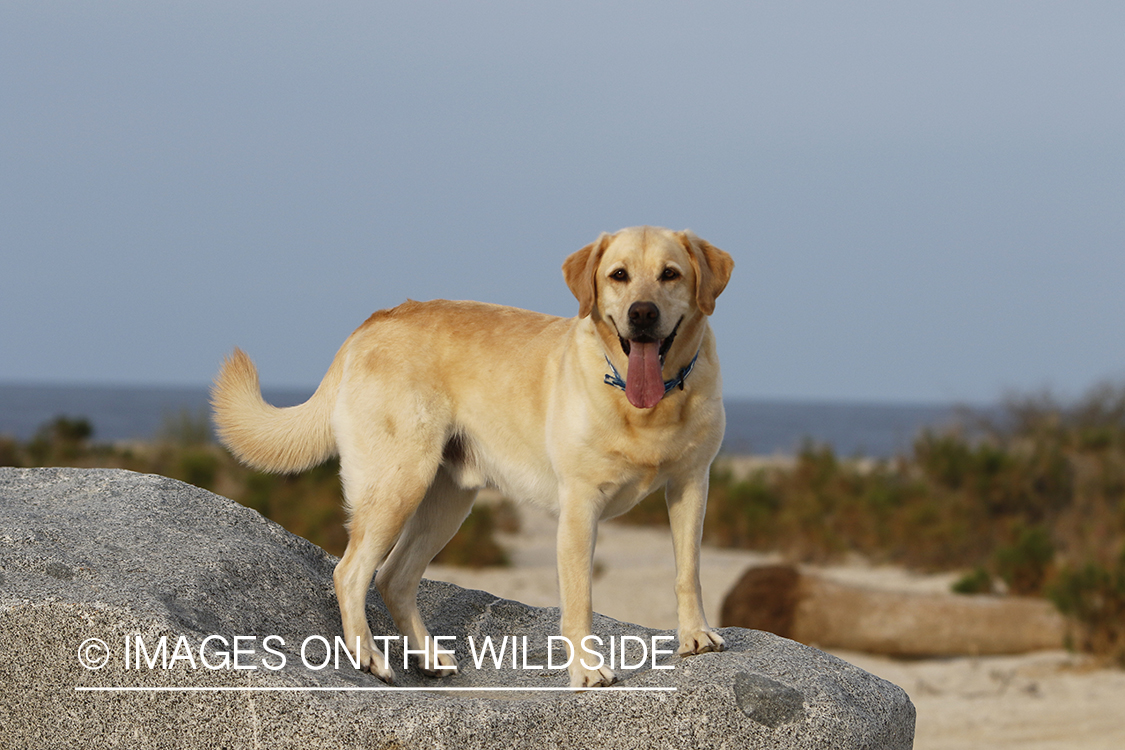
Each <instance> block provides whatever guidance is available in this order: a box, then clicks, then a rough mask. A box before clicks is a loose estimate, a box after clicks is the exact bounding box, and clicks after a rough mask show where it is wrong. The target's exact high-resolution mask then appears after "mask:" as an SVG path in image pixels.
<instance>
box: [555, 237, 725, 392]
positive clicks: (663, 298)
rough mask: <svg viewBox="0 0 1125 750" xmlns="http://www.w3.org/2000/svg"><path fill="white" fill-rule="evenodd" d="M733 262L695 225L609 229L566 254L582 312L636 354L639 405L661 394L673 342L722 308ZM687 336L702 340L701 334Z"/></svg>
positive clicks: (631, 382) (630, 386)
mask: <svg viewBox="0 0 1125 750" xmlns="http://www.w3.org/2000/svg"><path fill="white" fill-rule="evenodd" d="M733 268H734V261H733V260H732V259H731V257H730V256H729V255H728V254H727V253H725V252H723V251H722V250H720V249H718V248H717V247H714V246H713V245H711V244H709V243H708V242H706V241H704V240H701V239H700V238H699V237H696V236H695V235H694V234H692V233H691V232H689V231H683V232H673V231H670V230H667V229H661V228H658V227H634V228H631V229H622V230H621V231H620V232H617V233H615V234H603V235H602V236H601V237H599V238H598V239H597V241H595V242H593V243H591V244H589V245H587V246H586V247H584V248H582V249H581V250H579V251H578V252H576V253H574V254H573V255H571V256H570V257H569V258H567V259H566V262H565V263H564V264H563V275H564V276H565V277H566V283H567V286H569V287H570V290H571V291H572V292H573V293H574V296H575V297H577V298H578V306H579V308H578V315H579V317H582V318H584V317H586V316H591V317H592V318H593V320H594V324H595V327H596V328H597V329H598V332H599V335H600V336H601V337H602V339H603V343H605V344H606V345H607V346H612V345H614V344H616V345H619V346H620V347H621V349H622V351H623V352H624V353H625V355H626V356H627V357H628V359H629V361H628V370H627V373H626V381H625V382H626V388H625V394H626V396H628V398H629V402H630V403H631V404H633V406H636V407H638V408H645V409H647V408H652V407H653V406H655V405H656V404H657V403H659V402H660V399H661V398H662V397H663V396H664V379H663V375H662V371H663V368H664V364H665V361H666V360H667V359H668V357H669V353H670V352H671V351H672V347H673V346H674V344H675V342H676V340H677V339H678V338H680V337H681V336H685V334H690V332H691V331H693V330H694V329H697V328H698V322H699V321H701V320H702V319H703V318H704V317H705V316H707V315H710V314H711V313H712V312H714V311H715V298H716V297H718V296H719V294H720V293H721V292H722V291H723V289H724V288H725V287H726V285H727V281H728V280H729V279H730V274H731V270H732V269H733ZM686 338H688V339H695V340H696V342H695V346H698V337H697V336H686ZM694 354H695V350H694V349H693V350H692V351H691V352H690V353H689V354H687V359H688V360H690V359H691V358H692V357H693V356H694ZM681 358H682V357H681Z"/></svg>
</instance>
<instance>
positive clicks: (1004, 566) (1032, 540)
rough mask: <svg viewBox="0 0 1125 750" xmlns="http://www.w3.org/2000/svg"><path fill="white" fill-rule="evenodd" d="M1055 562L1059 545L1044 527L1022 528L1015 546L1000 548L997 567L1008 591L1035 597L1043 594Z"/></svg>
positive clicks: (997, 555)
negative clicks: (1055, 543)
mask: <svg viewBox="0 0 1125 750" xmlns="http://www.w3.org/2000/svg"><path fill="white" fill-rule="evenodd" d="M1054 559H1055V545H1054V543H1053V542H1052V541H1051V535H1050V533H1049V532H1048V531H1047V529H1045V528H1043V527H1042V526H1030V527H1021V528H1019V529H1018V531H1017V533H1016V539H1015V541H1014V542H1013V543H1011V544H1009V545H1005V546H1002V547H999V548H997V550H996V552H995V553H994V554H993V564H994V565H995V567H996V572H997V573H998V574H999V575H1000V578H1001V579H1002V580H1003V581H1004V583H1006V584H1007V585H1008V591H1009V592H1011V593H1013V594H1018V595H1022V596H1032V595H1035V594H1040V593H1042V591H1043V585H1044V584H1045V583H1046V582H1047V578H1048V576H1049V575H1050V572H1051V565H1052V562H1053V561H1054Z"/></svg>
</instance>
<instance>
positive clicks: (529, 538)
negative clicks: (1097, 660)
mask: <svg viewBox="0 0 1125 750" xmlns="http://www.w3.org/2000/svg"><path fill="white" fill-rule="evenodd" d="M520 517H521V529H520V532H519V533H516V534H503V535H501V536H500V541H501V543H502V544H503V545H504V546H505V547H506V548H507V549H508V550H509V551H510V553H511V557H512V561H513V564H512V566H511V567H509V568H496V569H485V570H469V569H465V568H454V567H450V566H441V565H433V566H431V567H430V569H429V570H428V571H427V573H426V576H427V577H428V578H434V579H437V580H442V581H449V582H451V583H456V584H458V585H460V586H466V587H469V588H477V589H483V590H486V591H489V592H491V593H493V594H496V595H498V596H502V597H505V598H509V599H516V600H519V601H522V602H525V603H527V604H531V605H535V606H542V607H552V606H557V605H558V584H557V582H556V574H555V550H554V544H555V521H554V519H553V518H551V517H550V516H549V515H548V514H546V513H544V512H542V511H540V510H538V509H535V508H531V507H528V506H521V507H520ZM594 560H595V579H594V609H595V610H596V611H598V612H601V613H603V614H606V615H609V616H610V617H614V618H616V619H619V620H623V621H625V622H633V623H637V624H640V625H645V626H647V627H653V628H675V626H676V601H675V596H674V594H673V591H672V582H673V580H674V578H673V576H674V571H675V563H674V560H673V557H672V544H671V538H670V536H669V533H668V531H667V529H657V528H639V527H633V526H626V525H623V524H617V523H612V522H610V523H606V524H602V526H601V529H600V531H599V534H598V544H597V551H596V553H595V556H594ZM774 560H776V558H772V557H770V556H767V555H762V554H757V553H753V552H743V551H735V550H723V549H716V548H712V547H706V546H705V547H704V548H703V551H702V555H701V568H702V575H703V595H704V606H705V608H706V610H707V616H708V619H709V620H710V622H711V623H712V624H717V623H718V613H719V609H720V607H721V604H722V600H723V597H724V596H725V595H726V592H727V591H728V590H729V589H730V588H731V586H733V585H734V583H735V581H736V580H738V578H739V577H740V576H741V575H742V573H743V571H745V569H746V568H747V567H749V566H751V565H758V564H762V563H764V562H769V561H774ZM811 570H815V572H817V573H819V574H821V575H827V576H830V577H832V578H835V579H837V580H841V581H846V582H849V583H856V584H860V585H865V586H870V587H875V588H883V589H888V590H900V591H933V592H937V591H948V590H949V584H950V583H951V581H952V580H953V579H954V578H955V577H956V575H955V574H948V575H936V576H921V575H914V574H911V573H909V572H906V571H903V570H900V569H897V568H891V567H871V566H866V565H864V564H862V563H861V562H859V561H857V562H856V563H854V564H849V565H844V566H835V567H828V568H816V569H811ZM835 653H836V655H837V656H839V657H841V658H843V659H846V660H847V661H850V662H852V663H853V664H855V665H857V666H859V667H861V668H863V669H866V670H867V671H869V672H872V673H873V674H876V675H879V676H880V677H883V678H885V679H888V680H890V681H892V682H894V683H895V684H897V685H899V686H901V687H902V688H903V689H905V690H906V691H907V693H908V694H909V695H910V698H911V700H913V701H914V705H915V706H916V707H917V709H918V724H917V735H916V739H915V748H917V750H938V749H940V750H968V749H969V748H973V749H976V748H981V749H984V748H1021V750H1072V749H1074V750H1076V749H1078V748H1081V749H1083V750H1086V749H1090V750H1102V749H1104V750H1110V749H1111V748H1112V749H1113V750H1121V748H1125V670H1119V669H1104V668H1098V667H1097V666H1096V665H1095V664H1093V663H1092V662H1091V661H1090V660H1089V659H1087V658H1085V657H1082V656H1078V655H1073V654H1068V653H1066V652H1064V651H1045V652H1037V653H1032V654H1026V655H1021V656H999V657H979V658H972V657H964V658H953V659H941V660H917V661H899V660H894V659H888V658H885V657H879V656H873V655H870V654H860V653H852V652H835Z"/></svg>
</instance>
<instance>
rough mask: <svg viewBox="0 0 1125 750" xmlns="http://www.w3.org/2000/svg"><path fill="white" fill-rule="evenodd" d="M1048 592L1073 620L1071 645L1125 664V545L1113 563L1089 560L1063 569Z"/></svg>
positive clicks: (1063, 611) (1121, 664)
mask: <svg viewBox="0 0 1125 750" xmlns="http://www.w3.org/2000/svg"><path fill="white" fill-rule="evenodd" d="M1048 596H1049V597H1050V599H1051V600H1052V601H1053V602H1054V603H1055V606H1056V607H1058V609H1059V611H1060V612H1062V613H1063V614H1064V615H1066V616H1067V617H1068V618H1070V619H1071V621H1072V622H1073V624H1074V627H1075V630H1076V631H1077V632H1075V633H1073V634H1072V635H1071V646H1072V647H1074V648H1078V649H1080V650H1082V651H1087V652H1090V653H1094V654H1098V655H1101V656H1104V657H1106V658H1108V659H1111V660H1113V661H1114V662H1116V663H1117V664H1119V665H1120V666H1123V667H1125V548H1122V552H1121V555H1120V556H1119V557H1118V559H1117V561H1116V564H1115V565H1114V566H1112V567H1107V566H1103V565H1101V564H1099V563H1096V562H1087V563H1086V564H1085V565H1083V566H1082V567H1079V568H1074V569H1070V568H1067V569H1064V570H1063V571H1061V572H1060V573H1059V575H1058V577H1057V579H1056V580H1055V581H1054V583H1053V584H1052V585H1051V587H1050V588H1049V590H1048Z"/></svg>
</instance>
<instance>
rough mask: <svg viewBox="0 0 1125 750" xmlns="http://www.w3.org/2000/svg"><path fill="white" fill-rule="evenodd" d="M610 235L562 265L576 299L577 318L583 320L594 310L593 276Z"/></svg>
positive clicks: (595, 287) (599, 239) (575, 254)
mask: <svg viewBox="0 0 1125 750" xmlns="http://www.w3.org/2000/svg"><path fill="white" fill-rule="evenodd" d="M611 237H612V235H609V234H606V233H605V232H602V235H601V236H600V237H598V239H596V240H595V241H593V242H591V243H590V244H589V245H587V246H586V247H584V248H582V249H581V250H579V251H578V252H576V253H574V254H572V255H571V256H570V257H569V258H567V259H566V261H565V262H564V263H563V267H562V270H563V277H564V278H565V279H566V285H567V286H568V287H570V291H571V293H572V294H573V295H574V296H575V297H576V298H577V299H578V317H580V318H585V317H586V316H587V315H589V314H590V312H591V311H592V310H593V309H594V301H595V299H596V298H597V285H596V283H595V279H594V275H595V274H596V273H597V272H598V264H599V263H601V261H602V255H603V254H604V253H605V248H606V245H608V244H609V240H610V239H611Z"/></svg>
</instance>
